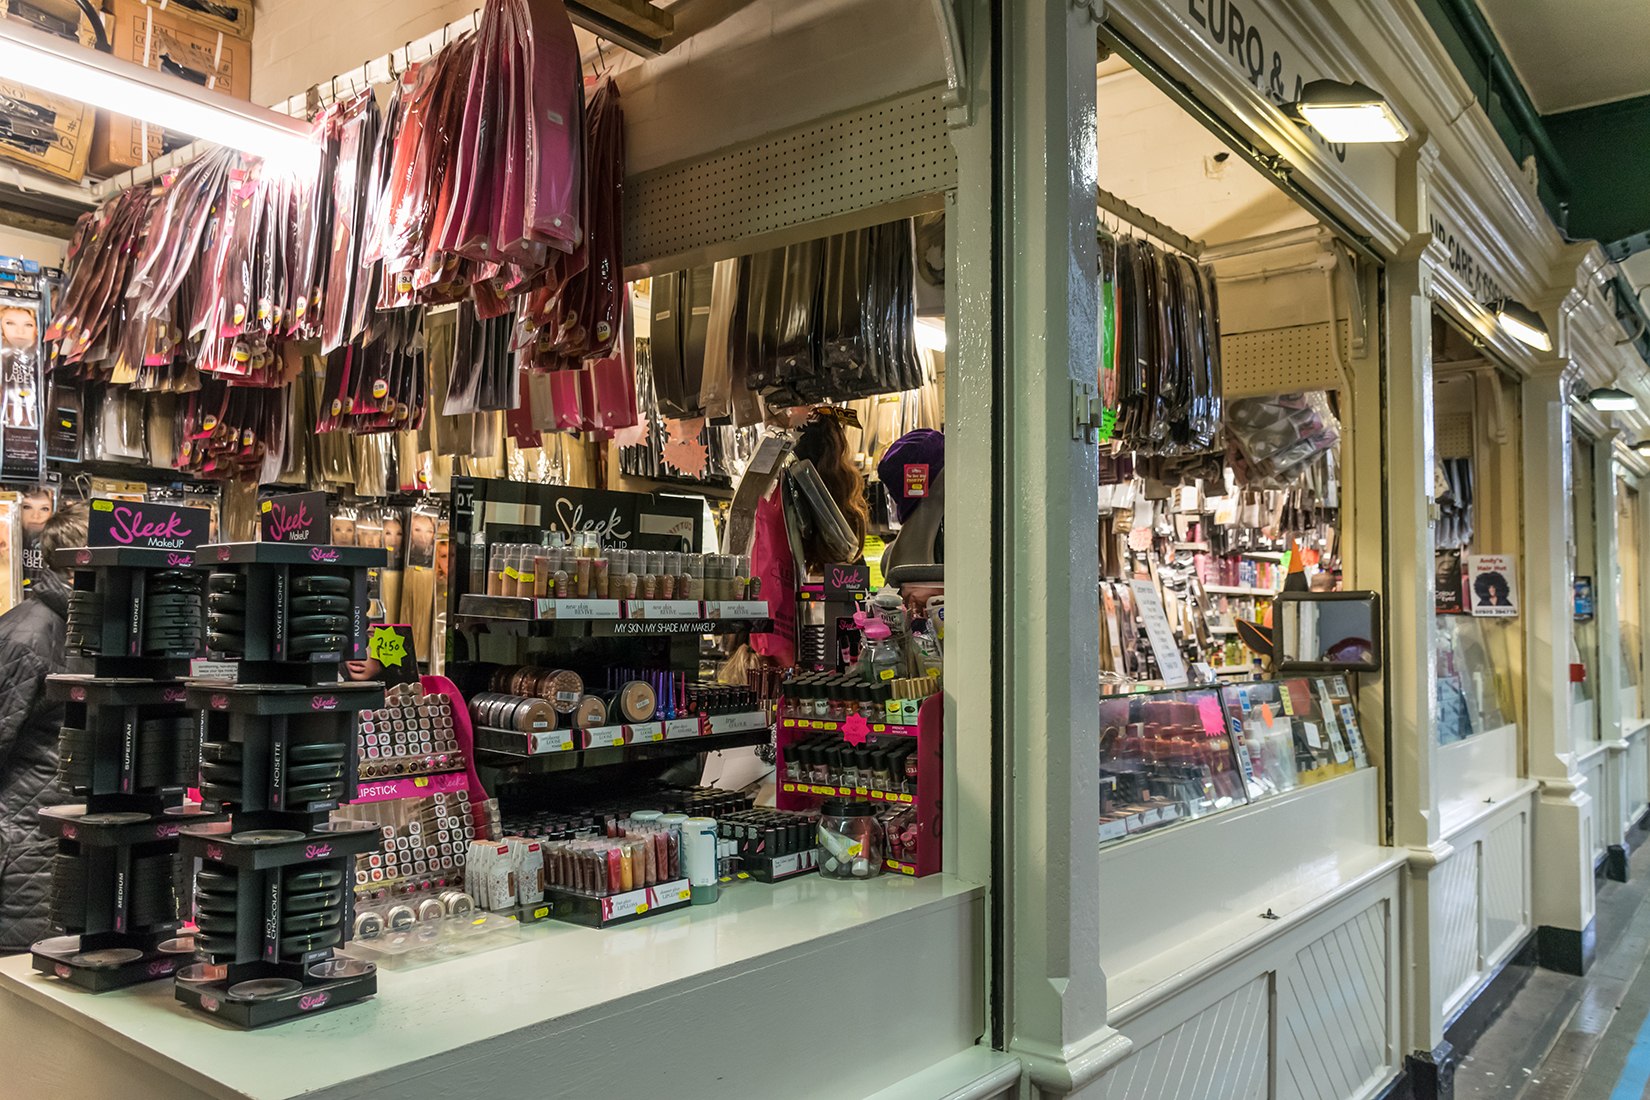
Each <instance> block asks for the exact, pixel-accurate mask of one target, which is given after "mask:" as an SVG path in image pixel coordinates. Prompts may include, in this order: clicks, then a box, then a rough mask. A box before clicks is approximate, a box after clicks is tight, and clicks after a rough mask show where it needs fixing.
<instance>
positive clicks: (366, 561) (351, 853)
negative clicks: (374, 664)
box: [175, 543, 384, 1028]
mask: <svg viewBox="0 0 1650 1100" xmlns="http://www.w3.org/2000/svg"><path fill="white" fill-rule="evenodd" d="M197 560H199V561H200V562H201V564H202V565H205V566H209V567H210V568H211V569H212V571H213V572H212V575H211V576H210V577H209V578H208V581H207V589H208V597H207V614H208V625H209V629H210V627H211V625H212V623H213V622H214V620H215V617H216V621H217V622H219V623H222V622H224V619H223V618H222V617H223V616H228V615H236V616H242V617H244V622H245V631H244V639H245V640H244V644H243V645H241V646H239V647H236V648H239V649H240V653H241V657H242V659H241V660H238V661H233V662H228V663H229V664H232V665H233V666H234V667H233V668H232V669H226V670H222V671H225V672H226V675H225V676H224V678H223V679H222V680H221V681H219V682H205V681H196V682H194V683H192V684H191V685H190V687H189V697H188V704H189V707H190V709H191V710H192V711H194V712H195V713H196V714H198V716H199V723H200V729H201V759H202V764H201V793H202V796H203V797H204V799H205V800H206V801H207V803H208V804H216V805H218V806H219V807H221V808H222V809H224V810H226V811H227V812H228V813H229V815H230V820H229V821H225V822H215V823H211V824H203V825H199V826H188V827H185V828H184V829H182V830H180V836H179V848H180V851H181V852H182V853H183V854H184V856H186V857H190V858H193V859H196V860H198V861H199V863H198V866H197V870H196V873H195V914H196V916H195V923H196V926H197V928H198V929H199V932H198V933H197V935H196V941H195V947H196V961H195V962H194V963H193V964H192V965H190V966H188V967H185V968H184V969H182V970H180V971H179V972H178V977H177V983H176V986H175V995H176V997H177V999H178V1000H180V1001H182V1002H184V1003H185V1004H187V1005H189V1006H191V1007H193V1008H195V1009H198V1010H200V1011H202V1012H206V1013H209V1014H211V1015H214V1016H216V1017H218V1018H219V1019H222V1020H225V1021H226V1022H228V1023H231V1024H234V1025H236V1026H239V1027H246V1028H251V1027H260V1026H263V1025H265V1024H272V1023H278V1022H280V1021H282V1020H288V1019H293V1018H295V1017H298V1016H304V1015H310V1014H313V1013H315V1012H319V1011H322V1010H325V1009H331V1008H337V1007H339V1006H341V1005H345V1004H349V1003H351V1002H353V1001H357V1000H360V999H361V998H363V997H367V996H370V995H372V994H373V993H374V992H376V991H377V977H376V972H377V968H376V967H374V966H373V965H372V964H370V963H362V962H357V961H355V960H350V959H335V958H332V957H331V956H332V949H333V947H335V946H336V945H338V944H340V943H342V942H343V941H344V940H346V939H347V938H348V937H349V930H350V926H351V916H352V913H351V910H352V905H351V901H352V898H353V891H352V890H351V888H350V885H351V881H352V880H353V877H354V876H353V872H354V867H355V856H356V855H358V854H360V853H362V852H368V851H372V850H375V849H376V848H377V847H378V843H379V832H378V829H377V828H376V827H375V826H373V825H372V824H371V823H367V822H329V821H328V820H327V818H328V814H329V812H330V811H331V810H333V809H335V808H337V806H338V805H339V804H340V803H341V802H344V801H347V800H349V799H351V798H354V797H355V796H356V794H357V791H358V784H357V772H358V765H359V760H358V754H357V749H356V746H357V742H356V723H357V720H358V712H359V711H361V710H363V709H367V708H372V707H379V706H382V705H383V703H384V688H383V685H382V684H380V683H376V682H369V683H354V682H349V681H339V680H338V679H337V676H338V671H339V669H340V667H341V664H340V662H342V661H345V660H355V659H364V658H365V655H366V608H367V571H368V569H369V568H372V567H375V566H381V565H382V564H383V561H384V552H383V551H382V550H372V549H365V548H358V547H336V546H302V547H298V546H283V545H277V544H268V543H237V544H229V545H221V546H207V547H203V548H201V550H199V551H198V552H197ZM317 596H324V597H326V598H327V599H328V600H333V601H339V602H336V603H327V604H325V605H324V606H323V607H322V609H321V610H319V611H317V610H313V601H314V600H315V598H316V597H317ZM225 597H229V598H225ZM306 600H307V601H311V603H303V604H300V603H299V602H298V601H306ZM318 614H324V615H327V616H329V617H332V618H335V619H337V620H339V621H340V622H345V621H347V626H346V627H345V630H344V633H343V634H341V635H335V634H332V633H331V632H330V628H329V629H328V630H326V631H323V632H321V633H319V634H312V635H311V636H315V637H322V638H328V639H331V641H330V642H329V643H304V644H303V645H294V644H293V643H294V640H295V639H296V638H298V637H302V636H305V635H304V634H302V633H301V632H300V631H298V630H296V629H294V625H293V624H294V620H297V619H300V618H302V617H304V616H310V617H313V616H314V615H318ZM263 624H267V626H265V625H263ZM220 633H221V632H220ZM220 640H221V639H220ZM209 644H211V643H209ZM213 648H214V650H215V651H216V652H224V651H223V650H220V649H218V648H217V647H216V646H214V647H213ZM226 655H227V654H226ZM254 680H255V681H256V682H253V681H254Z"/></svg>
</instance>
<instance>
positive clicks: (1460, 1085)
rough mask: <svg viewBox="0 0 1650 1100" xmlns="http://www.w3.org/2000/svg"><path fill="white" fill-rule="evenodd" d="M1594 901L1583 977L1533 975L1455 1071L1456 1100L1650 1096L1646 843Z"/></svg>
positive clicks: (1629, 1099) (1649, 869)
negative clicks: (1594, 935)
mask: <svg viewBox="0 0 1650 1100" xmlns="http://www.w3.org/2000/svg"><path fill="white" fill-rule="evenodd" d="M1640 839H1641V846H1640V847H1639V848H1638V849H1637V850H1636V851H1635V852H1634V853H1633V855H1632V857H1631V858H1630V859H1629V861H1628V881H1626V882H1610V881H1603V882H1602V883H1601V885H1600V887H1599V893H1598V916H1597V930H1598V953H1597V956H1596V961H1595V962H1594V963H1593V966H1592V969H1590V970H1589V971H1588V972H1587V975H1586V977H1584V978H1578V977H1574V976H1572V975H1568V974H1559V973H1557V972H1555V971H1551V970H1543V969H1539V968H1535V969H1531V970H1530V971H1529V974H1528V976H1527V978H1526V979H1525V981H1524V984H1523V986H1522V987H1521V988H1520V989H1519V991H1518V993H1517V994H1516V995H1515V996H1514V997H1513V998H1512V1000H1511V1001H1510V1003H1509V1004H1508V1005H1507V1007H1506V1008H1505V1009H1504V1010H1503V1011H1502V1013H1501V1015H1500V1016H1499V1017H1498V1018H1497V1019H1496V1020H1495V1022H1494V1023H1492V1024H1491V1025H1490V1026H1489V1028H1488V1029H1487V1030H1486V1031H1485V1032H1484V1034H1483V1035H1482V1037H1480V1038H1479V1040H1478V1041H1477V1042H1476V1043H1474V1044H1473V1045H1472V1046H1471V1047H1470V1048H1469V1049H1467V1050H1465V1051H1463V1052H1461V1054H1460V1061H1459V1064H1458V1066H1457V1068H1456V1071H1455V1096H1456V1098H1457V1100H1635V1098H1637V1097H1641V1096H1646V1097H1650V966H1646V965H1645V963H1646V961H1647V956H1650V844H1642V839H1643V838H1642V837H1641V838H1640Z"/></svg>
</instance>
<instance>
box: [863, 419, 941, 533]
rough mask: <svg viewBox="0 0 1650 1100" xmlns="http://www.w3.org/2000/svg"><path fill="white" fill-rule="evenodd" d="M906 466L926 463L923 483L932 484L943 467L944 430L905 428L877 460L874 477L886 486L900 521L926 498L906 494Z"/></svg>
mask: <svg viewBox="0 0 1650 1100" xmlns="http://www.w3.org/2000/svg"><path fill="white" fill-rule="evenodd" d="M907 466H927V467H928V476H927V478H926V479H925V483H926V484H927V485H929V486H932V485H933V483H934V479H935V478H937V477H939V476H940V471H941V470H943V469H945V433H944V432H936V431H935V430H934V429H932V428H918V429H917V430H916V431H913V432H906V433H905V434H904V435H902V436H900V437H899V438H898V439H896V440H894V442H893V443H891V444H889V446H888V449H887V450H886V451H883V452H882V460H881V461H880V462H878V463H877V477H878V478H879V479H880V480H881V481H882V484H883V485H884V486H886V487H887V489H888V495H889V496H890V497H892V498H893V499H894V505H895V507H896V508H897V509H898V510H899V521H900V522H901V523H904V522H905V521H906V519H908V518H909V517H910V515H911V512H912V511H913V510H914V509H915V508H916V507H917V505H919V504H921V503H922V502H923V500H924V499H925V498H924V497H921V496H911V497H908V496H906V495H905V487H906V477H905V468H906V467H907ZM929 491H932V490H929Z"/></svg>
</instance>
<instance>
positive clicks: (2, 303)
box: [0, 298, 45, 481]
mask: <svg viewBox="0 0 1650 1100" xmlns="http://www.w3.org/2000/svg"><path fill="white" fill-rule="evenodd" d="M39 320H40V303H38V302H28V301H23V300H21V299H17V298H0V477H4V478H26V479H28V480H30V481H33V480H36V479H38V478H39V477H40V472H41V462H40V459H41V454H42V448H41V445H40V397H41V393H42V391H43V389H44V379H43V378H41V372H42V364H43V363H44V362H45V356H44V355H43V354H42V352H41V347H40V324H39Z"/></svg>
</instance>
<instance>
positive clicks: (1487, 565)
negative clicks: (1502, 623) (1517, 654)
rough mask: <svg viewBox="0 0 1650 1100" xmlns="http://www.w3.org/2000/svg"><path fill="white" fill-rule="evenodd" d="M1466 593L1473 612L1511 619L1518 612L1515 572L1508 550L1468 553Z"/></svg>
mask: <svg viewBox="0 0 1650 1100" xmlns="http://www.w3.org/2000/svg"><path fill="white" fill-rule="evenodd" d="M1466 563H1467V564H1466V586H1467V596H1468V598H1469V599H1470V600H1471V601H1472V613H1473V614H1474V615H1476V616H1479V617H1482V618H1492V619H1510V618H1514V617H1516V616H1517V615H1518V574H1517V572H1516V570H1515V568H1514V564H1515V560H1514V558H1513V556H1512V555H1511V554H1469V555H1467V557H1466Z"/></svg>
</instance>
